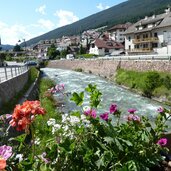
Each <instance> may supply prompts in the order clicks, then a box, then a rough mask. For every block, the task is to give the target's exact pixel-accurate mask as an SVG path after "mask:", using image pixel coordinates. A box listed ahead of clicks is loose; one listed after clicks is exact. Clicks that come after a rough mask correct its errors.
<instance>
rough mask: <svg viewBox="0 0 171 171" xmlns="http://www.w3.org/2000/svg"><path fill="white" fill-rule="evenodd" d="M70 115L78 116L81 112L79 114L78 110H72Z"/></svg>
mask: <svg viewBox="0 0 171 171" xmlns="http://www.w3.org/2000/svg"><path fill="white" fill-rule="evenodd" d="M71 116H76V117H78V118H80V117H81V114H80V112H79V111H74V112H72V113H71Z"/></svg>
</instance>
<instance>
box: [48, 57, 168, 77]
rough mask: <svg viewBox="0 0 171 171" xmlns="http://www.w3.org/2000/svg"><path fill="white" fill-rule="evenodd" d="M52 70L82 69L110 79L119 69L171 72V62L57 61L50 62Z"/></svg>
mask: <svg viewBox="0 0 171 171" xmlns="http://www.w3.org/2000/svg"><path fill="white" fill-rule="evenodd" d="M48 67H50V68H61V69H70V70H74V69H77V68H82V69H83V70H84V72H92V73H93V74H95V75H100V76H102V77H107V78H110V77H111V76H113V75H115V73H116V70H117V68H122V69H127V70H136V71H150V70H152V71H161V72H171V61H153V60H151V61H145V60H144V61H133V60H127V61H126V60H123V61H118V60H57V61H50V62H49V64H48Z"/></svg>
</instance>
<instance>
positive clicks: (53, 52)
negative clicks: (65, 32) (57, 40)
mask: <svg viewBox="0 0 171 171" xmlns="http://www.w3.org/2000/svg"><path fill="white" fill-rule="evenodd" d="M47 55H48V56H49V59H55V58H56V56H57V55H60V52H59V51H58V50H56V47H55V45H54V44H52V45H51V46H50V47H49V48H48V52H47Z"/></svg>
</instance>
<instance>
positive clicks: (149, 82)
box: [116, 69, 171, 97]
mask: <svg viewBox="0 0 171 171" xmlns="http://www.w3.org/2000/svg"><path fill="white" fill-rule="evenodd" d="M170 81H171V75H170V74H169V73H159V72H152V71H149V72H137V71H128V70H123V69H119V70H118V71H117V74H116V82H117V83H118V84H121V85H125V86H127V87H129V88H131V89H136V90H138V91H141V92H142V93H143V94H144V95H145V96H147V97H151V96H157V97H160V96H166V97H167V96H169V95H170V91H169V90H170V89H171V82H170ZM167 90H168V91H167Z"/></svg>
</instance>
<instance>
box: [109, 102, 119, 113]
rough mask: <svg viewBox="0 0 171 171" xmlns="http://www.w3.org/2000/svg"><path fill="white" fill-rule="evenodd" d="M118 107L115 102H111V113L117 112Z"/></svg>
mask: <svg viewBox="0 0 171 171" xmlns="http://www.w3.org/2000/svg"><path fill="white" fill-rule="evenodd" d="M117 108H118V106H117V104H115V103H113V104H111V105H110V109H109V111H110V113H113V114H114V113H115V112H117V110H118V109H117Z"/></svg>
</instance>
